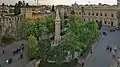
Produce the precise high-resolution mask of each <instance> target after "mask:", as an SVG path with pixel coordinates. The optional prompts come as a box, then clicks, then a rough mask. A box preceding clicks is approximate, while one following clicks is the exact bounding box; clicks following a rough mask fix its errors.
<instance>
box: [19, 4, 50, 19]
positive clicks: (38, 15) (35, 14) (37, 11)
mask: <svg viewBox="0 0 120 67" xmlns="http://www.w3.org/2000/svg"><path fill="white" fill-rule="evenodd" d="M50 14H52V12H51V11H50V8H49V7H47V8H45V6H29V7H22V8H21V15H23V16H24V18H25V19H26V18H32V19H39V20H43V19H44V18H45V17H46V16H48V15H50Z"/></svg>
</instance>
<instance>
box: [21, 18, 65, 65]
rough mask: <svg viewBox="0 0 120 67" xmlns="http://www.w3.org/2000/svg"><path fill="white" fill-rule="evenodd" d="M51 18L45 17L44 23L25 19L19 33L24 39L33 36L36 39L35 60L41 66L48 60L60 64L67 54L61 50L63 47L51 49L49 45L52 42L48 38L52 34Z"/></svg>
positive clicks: (52, 21)
mask: <svg viewBox="0 0 120 67" xmlns="http://www.w3.org/2000/svg"><path fill="white" fill-rule="evenodd" d="M51 18H52V17H47V18H46V19H45V21H43V22H44V23H41V22H39V21H37V20H31V19H26V20H25V21H24V23H23V24H22V26H21V33H22V35H23V36H24V37H29V36H30V35H33V36H35V37H36V38H37V41H38V45H37V51H36V54H35V56H36V57H35V58H36V59H41V64H43V65H44V64H45V63H47V62H48V60H53V61H56V63H57V64H58V63H59V64H60V62H61V61H63V60H65V59H64V58H65V57H66V56H65V55H67V52H64V50H63V48H64V46H63V45H62V46H61V45H59V46H54V47H53V46H52V44H51V42H52V40H51V39H50V37H49V36H50V33H54V32H53V30H54V26H53V25H54V19H52V20H51ZM48 22H50V23H48ZM51 23H52V24H51ZM50 25H51V26H50ZM52 26H53V27H52ZM66 48H67V47H66ZM64 49H65V48H64ZM59 54H60V55H59Z"/></svg>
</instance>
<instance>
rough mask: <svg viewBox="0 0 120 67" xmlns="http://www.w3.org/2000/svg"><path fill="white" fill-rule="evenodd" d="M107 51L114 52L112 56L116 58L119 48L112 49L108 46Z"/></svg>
mask: <svg viewBox="0 0 120 67" xmlns="http://www.w3.org/2000/svg"><path fill="white" fill-rule="evenodd" d="M106 50H107V51H109V52H112V56H113V57H115V55H116V51H117V47H115V48H112V47H111V46H109V45H108V46H107V47H106Z"/></svg>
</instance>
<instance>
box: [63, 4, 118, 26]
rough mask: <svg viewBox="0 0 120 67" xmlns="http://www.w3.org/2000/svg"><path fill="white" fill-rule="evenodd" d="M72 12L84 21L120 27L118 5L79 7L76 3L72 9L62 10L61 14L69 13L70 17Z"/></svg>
mask: <svg viewBox="0 0 120 67" xmlns="http://www.w3.org/2000/svg"><path fill="white" fill-rule="evenodd" d="M118 5H119V3H118ZM82 8H83V9H82ZM71 10H74V12H75V16H77V17H78V18H81V19H83V20H84V21H95V22H97V23H101V24H102V25H107V26H114V27H118V26H119V23H118V18H117V11H118V10H120V9H118V6H117V5H107V4H103V5H78V4H77V3H75V4H72V6H70V7H64V9H61V11H62V12H61V14H64V13H67V15H68V16H69V15H71V14H70V13H71Z"/></svg>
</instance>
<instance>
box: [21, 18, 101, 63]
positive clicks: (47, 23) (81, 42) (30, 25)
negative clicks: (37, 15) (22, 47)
mask: <svg viewBox="0 0 120 67" xmlns="http://www.w3.org/2000/svg"><path fill="white" fill-rule="evenodd" d="M54 18H55V16H48V17H46V19H45V20H44V21H42V22H40V21H38V20H33V19H26V20H25V21H24V23H23V24H22V26H21V33H23V34H22V35H23V36H24V37H29V36H30V37H31V35H32V36H35V37H36V38H37V41H38V45H37V50H36V54H35V58H36V59H41V62H43V63H46V62H48V61H56V63H57V64H60V63H61V62H62V61H64V60H66V57H67V56H68V55H69V54H68V52H70V53H71V54H72V55H73V54H74V53H75V52H83V51H85V50H87V49H88V47H89V46H91V44H92V43H94V41H95V40H96V39H97V37H98V35H99V31H98V26H97V24H96V23H95V22H90V21H87V22H85V21H82V20H80V19H78V18H76V17H74V16H71V17H69V20H68V23H67V26H68V29H67V32H66V33H65V34H64V35H63V36H62V39H61V43H60V44H58V45H57V46H53V44H52V42H53V40H51V39H50V34H53V35H54V31H55V22H54ZM33 39H34V38H33ZM29 41H31V38H29ZM31 42H32V41H31ZM33 43H34V42H33ZM34 44H35V43H34Z"/></svg>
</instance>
